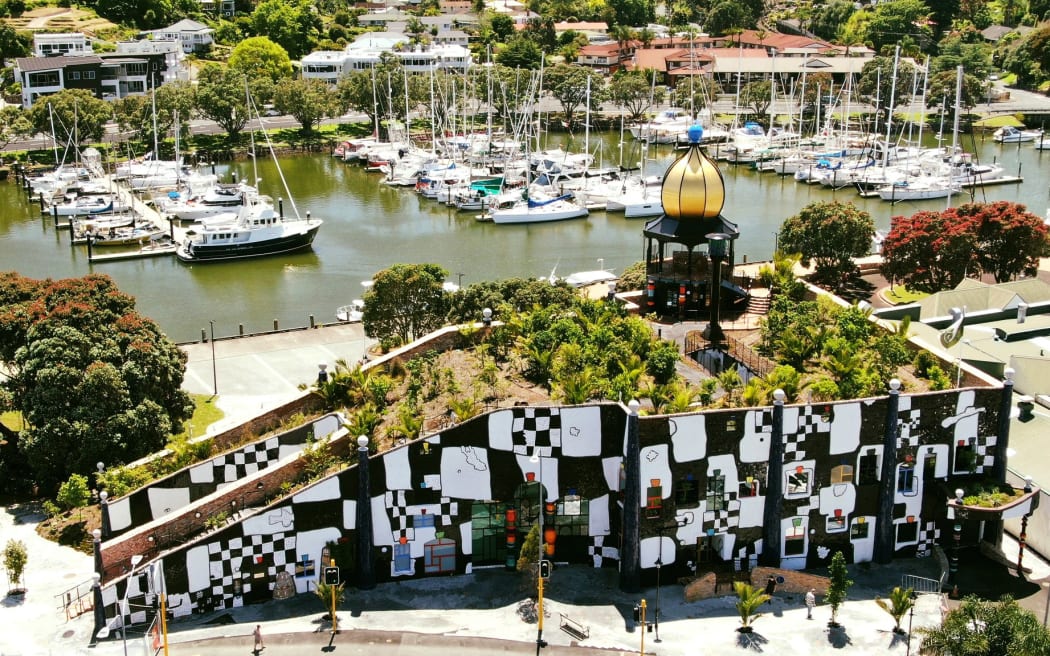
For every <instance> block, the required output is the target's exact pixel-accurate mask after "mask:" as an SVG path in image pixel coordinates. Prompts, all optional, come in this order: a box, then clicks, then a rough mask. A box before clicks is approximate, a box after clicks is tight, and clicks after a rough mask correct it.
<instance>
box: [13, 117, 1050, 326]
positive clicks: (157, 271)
mask: <svg viewBox="0 0 1050 656" xmlns="http://www.w3.org/2000/svg"><path fill="white" fill-rule="evenodd" d="M590 140H591V149H592V151H593V152H595V153H596V156H595V164H596V165H601V166H610V165H611V166H613V167H615V165H616V157H615V156H616V155H617V154H618V153H619V152H620V151H621V150H622V151H624V152H625V157H627V158H629V157H631V155H627V153H629V152H635V153H637V152H638V150H639V149H638V144H637V143H636V142H634V141H633V140H632V139H631V138H630V137H626V139H625V141H624V142H623V148H622V149H621V148H620V135H619V134H617V133H613V132H610V133H596V134H591V135H590ZM581 141H582V140H581V139H580V135H575V139H574V138H573V137H570V136H568V135H551V136H549V137H547V138H546V141H545V142H544V143H543V146H544V147H545V148H548V149H552V150H553V149H555V148H564V149H565V150H566V151H572V150H577V149H580V148H581ZM931 145H934V144H932V143H931ZM961 145H962V147H963V148H964V149H965V150H967V151H968V152H972V153H974V155H975V159H976V160H977V161H979V162H984V163H992V162H996V163H998V164H999V165H1000V166H1001V167H1002V168H1003V169H1005V170H1006V171H1009V172H1010V173H1014V172H1018V173H1021V172H1023V177H1024V182H1023V183H1021V182H1018V181H1017V180H1016V178H1019V177H1021V176H1020V175H1017V176H1003V177H1002V178H998V179H996V180H995V181H994V182H995V184H996V186H989V185H988V184H987V183H986V184H985V185H984V186H982V187H981V188H977V189H972V190H969V189H966V190H964V192H963V193H961V194H956V195H955V196H954V197H953V198H952V199H951V204H952V205H958V204H961V203H964V202H968V201H969V200H970V199H971V198H973V199H975V200H977V201H985V200H988V201H990V200H1010V201H1016V202H1021V203H1024V204H1026V205H1027V206H1028V207H1029V208H1030V209H1031V210H1032V211H1033V212H1035V213H1036V214H1038V215H1040V216H1042V215H1044V213H1045V212H1046V209H1047V203H1048V197H1047V190H1048V184H1050V161H1046V160H1047V159H1048V158H1050V154H1044V153H1046V151H1042V150H1039V149H1037V148H1035V147H1034V145H1033V144H1032V143H1023V144H1008V145H1000V144H997V143H995V142H993V141H992V139H991V138H990V136H986V137H985V138H984V139H982V138H981V137H979V136H978V137H977V138H976V139H971V138H970V137H968V136H967V137H966V139H965V140H964V141H963V143H962V144H961ZM713 148H714V147H713V146H712V147H709V150H711V151H712V152H713ZM675 152H676V151H675V150H674V148H673V146H670V145H668V146H660V145H650V146H649V147H648V148H647V149H646V159H645V160H644V162H643V164H644V166H643V167H642V170H641V171H639V172H638V174H639V176H640V177H643V178H649V177H653V176H655V177H657V178H659V177H660V176H662V175H663V172H664V169H665V168H666V166H667V163H668V162H669V161H670V160H671V159H672V158H673V157H674V155H675ZM635 156H637V155H635ZM719 167H720V169H721V171H722V174H723V176H724V177H725V179H726V186H727V191H728V192H729V193H728V202H727V204H726V207H725V210H724V214H725V215H726V216H727V217H731V218H732V219H733V220H734V221H737V222H739V223H740V225H741V227H742V235H741V239H740V241H739V244H738V248H739V250H738V252H739V253H740V254H741V256H745V257H746V258H748V260H750V261H754V260H760V259H768V258H769V257H770V256H771V255H772V253H773V250H774V248H775V242H776V232H777V230H778V229H779V227H780V224H781V223H782V222H783V221H784V219H786V218H787V217H788V216H790V215H792V214H793V213H795V212H797V211H798V210H799V209H801V208H802V207H803V206H805V205H807V204H809V203H812V202H816V201H822V200H842V201H852V202H855V203H856V204H857V205H858V206H859V207H861V208H862V209H864V210H866V211H868V212H869V213H870V214H871V215H872V217H873V218H874V220H875V223H876V227H877V228H878V229H880V230H883V231H885V230H887V229H888V228H889V222H890V218H891V217H892V216H893V215H896V214H912V213H914V212H916V211H919V210H922V209H926V210H937V209H943V208H945V207H946V206H947V201H946V200H945V199H938V200H931V201H898V202H895V203H886V202H883V201H881V200H879V199H878V198H872V199H867V198H861V197H859V196H858V195H857V190H856V188H855V187H852V186H850V187H845V188H842V189H839V190H834V189H831V188H825V187H821V186H819V185H807V184H800V183H796V182H795V180H794V179H792V178H791V176H778V175H769V174H768V173H762V172H759V171H755V170H752V169H751V168H750V167H749V166H748V165H746V164H737V165H733V164H726V163H720V164H719ZM281 169H282V171H283V173H284V175H285V177H286V178H287V181H288V186H289V188H290V189H291V190H292V191H293V192H294V194H295V202H296V204H297V206H298V208H299V211H300V212H302V213H303V214H305V213H306V212H310V213H311V215H312V216H316V217H318V218H320V219H323V220H324V221H325V224H326V225H325V226H324V227H323V229H322V231H321V232H320V234H319V236H318V237H317V239H316V241H315V242H314V243H313V245H312V247H311V248H310V249H307V250H302V251H298V252H295V253H290V254H286V255H280V256H275V257H264V258H253V259H251V260H242V261H230V262H224V263H220V264H206V265H204V264H200V265H199V264H196V263H191V264H186V263H181V262H179V261H177V260H176V259H175V258H174V257H170V247H168V248H165V247H156V248H149V249H137V248H134V249H129V250H128V252H120V253H118V252H113V253H110V252H108V251H110V250H114V251H116V249H105V251H106V252H102V250H101V249H93V252H92V255H91V259H90V260H88V256H87V249H86V247H85V246H74V247H71V245H70V243H69V236H68V234H66V232H67V231H66V230H65V228H64V227H63V228H61V229H56V227H55V224H54V220H53V218H52V217H51V216H48V215H43V216H42V215H41V213H40V208H39V204H38V202H37V201H36V200H35V199H32V198H30V197H29V196H28V195H27V194H26V193H25V192H24V191H23V190H22V188H21V187H20V185H19V184H18V183H17V181H15V179H14V176H12V177H11V178H10V179H9V181H8V182H6V183H0V202H2V203H3V204H4V207H5V212H4V213H3V216H2V217H0V249H2V251H3V253H4V260H5V264H6V265H7V266H6V267H5V268H11V269H15V270H18V271H19V272H21V273H23V274H24V275H28V276H32V277H37V278H44V277H52V278H62V277H69V276H80V275H84V274H86V273H89V272H92V271H97V272H99V273H105V274H108V275H111V276H113V277H114V278H115V279H116V280H117V282H118V284H119V285H120V286H121V288H122V289H125V290H126V291H128V293H131V294H133V295H134V296H135V297H136V298H137V300H138V305H139V309H140V311H142V312H143V313H144V314H146V315H148V316H151V317H153V318H154V319H156V320H157V321H158V322H159V323H160V325H161V326H162V328H163V329H164V330H165V331H166V332H168V334H169V335H170V336H171V337H172V338H173V339H175V340H176V341H190V340H194V339H196V338H197V337H198V336H199V332H200V329H201V328H202V327H206V326H208V322H209V320H211V321H214V322H215V330H216V334H218V335H230V334H236V332H237V327H238V325H239V324H242V323H243V324H248V325H249V331H259V330H263V329H266V328H268V327H269V326H271V325H272V323H273V322H274V321H276V322H278V323H279V325H281V326H289V327H291V326H303V325H307V323H308V322H309V318H310V317H311V316H313V317H315V318H319V320H321V321H331V320H332V319H333V318H334V317H333V316H332V314H333V308H336V307H340V306H342V305H345V304H346V303H347V302H348V299H350V298H353V297H355V296H359V295H360V292H359V290H360V282H361V281H362V280H367V279H370V278H371V277H372V275H373V274H374V273H375V272H376V271H378V270H380V269H383V268H386V267H388V266H390V265H391V264H394V263H396V262H434V263H437V264H440V265H441V266H443V267H444V268H446V269H447V270H448V271H449V279H450V280H456V281H460V282H462V284H465V285H469V284H471V283H474V282H479V281H482V280H492V279H497V278H504V277H547V276H548V274H549V272H550V271H551V270H552V267H553V268H556V269H557V275H566V274H568V273H569V272H572V271H587V270H592V269H594V268H595V262H596V260H597V259H598V258H602V259H604V261H605V267H606V268H608V269H610V270H612V271H621V270H623V268H624V267H626V266H627V265H629V264H631V263H633V262H636V261H638V260H640V259H642V256H643V252H642V239H641V229H642V226H643V224H644V220H641V219H634V218H627V217H626V216H625V215H624V214H623V213H613V212H604V211H600V210H598V211H596V210H592V211H590V213H589V215H588V216H587V217H586V218H582V219H575V220H570V221H557V222H552V223H542V224H534V223H524V224H517V225H497V224H494V223H484V222H478V221H476V220H475V215H476V214H478V212H477V210H474V211H469V210H468V211H457V210H456V208H454V207H449V206H447V205H445V204H443V203H440V202H436V201H435V200H431V199H427V198H424V197H423V196H422V195H420V194H417V193H415V191H414V189H413V188H411V187H408V188H401V187H394V186H390V185H385V184H382V183H381V180H382V179H383V175H382V174H381V173H371V172H367V171H365V169H364V167H363V166H362V165H360V164H357V163H353V162H343V161H341V160H340V159H339V158H336V157H332V156H331V154H329V153H321V154H310V155H295V156H282V158H281ZM215 171H216V174H217V175H218V177H219V179H220V181H222V182H232V181H233V180H234V179H235V178H236V180H251V179H253V175H254V174H253V165H252V163H251V162H250V161H239V162H234V163H230V164H220V165H217V166H216V168H215ZM258 177H259V178H260V179H261V180H262V182H261V183H260V185H259V186H260V189H259V193H262V194H268V195H270V196H271V197H273V198H274V199H275V202H280V201H282V200H283V202H284V203H286V204H287V203H289V202H290V200H289V199H287V198H286V194H285V192H284V191H283V190H281V189H279V188H278V186H277V184H276V181H277V180H278V179H279V176H278V174H277V170H276V167H275V165H274V162H272V161H269V160H263V159H260V161H259V162H258ZM971 193H972V195H971ZM135 209H136V211H137V212H139V213H141V215H142V216H144V217H148V218H150V219H152V220H156V219H157V217H158V215H157V214H156V212H155V210H154V209H153V208H152V207H150V206H145V205H143V204H142V199H141V198H140V199H139V200H137V201H136V206H135ZM60 218H65V217H60ZM62 223H67V222H65V221H60V224H62ZM159 225H160V226H161V227H163V229H164V230H165V231H169V230H170V231H172V232H173V233H174V234H173V235H172V236H173V241H174V242H175V243H179V242H180V240H181V239H182V238H183V237H184V230H185V226H184V225H183V224H182V223H180V222H175V223H174V225H173V226H171V225H169V224H168V222H166V221H161V222H160V224H159ZM96 265H97V266H98V267H99V268H97V269H95V268H94V267H95V266H96ZM253 324H254V325H253Z"/></svg>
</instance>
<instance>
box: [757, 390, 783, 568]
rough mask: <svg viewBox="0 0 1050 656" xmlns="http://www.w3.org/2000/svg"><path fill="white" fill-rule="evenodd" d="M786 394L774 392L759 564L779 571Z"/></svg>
mask: <svg viewBox="0 0 1050 656" xmlns="http://www.w3.org/2000/svg"><path fill="white" fill-rule="evenodd" d="M785 397H786V395H785V394H784V390H782V389H777V390H774V391H773V432H772V434H771V435H770V436H769V466H768V469H767V470H766V501H765V505H764V506H763V508H762V553H760V554H759V555H758V562H759V563H760V564H762V565H764V566H766V567H780V520H781V515H782V514H783V507H784V506H783V503H784V398H785Z"/></svg>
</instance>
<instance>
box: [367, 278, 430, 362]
mask: <svg viewBox="0 0 1050 656" xmlns="http://www.w3.org/2000/svg"><path fill="white" fill-rule="evenodd" d="M447 277H448V271H446V270H445V269H443V268H441V267H440V266H438V265H436V264H395V265H394V266H392V267H390V268H387V269H383V270H382V271H380V272H379V273H377V274H376V275H375V276H374V277H373V278H372V282H373V285H372V287H371V288H370V289H369V290H368V291H367V292H365V296H364V299H363V300H364V302H365V311H364V317H363V318H362V323H363V324H364V328H365V334H366V335H368V336H369V337H372V338H375V339H379V340H381V341H383V340H391V339H393V340H395V341H396V342H398V343H404V342H408V341H410V340H413V339H416V338H418V337H422V336H423V335H425V334H427V333H429V332H431V331H433V330H436V329H438V328H440V327H441V326H443V325H445V316H446V314H447V313H448V304H449V301H448V294H446V292H445V290H444V289H442V284H443V283H444V281H445V278H447Z"/></svg>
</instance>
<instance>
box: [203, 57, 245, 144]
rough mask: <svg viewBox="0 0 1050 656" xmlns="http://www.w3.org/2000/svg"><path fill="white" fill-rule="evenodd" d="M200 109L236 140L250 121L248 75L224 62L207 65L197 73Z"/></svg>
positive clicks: (205, 116) (231, 138)
mask: <svg viewBox="0 0 1050 656" xmlns="http://www.w3.org/2000/svg"><path fill="white" fill-rule="evenodd" d="M197 111H199V112H200V114H201V116H203V117H204V118H206V119H209V120H212V121H215V122H216V123H217V124H218V125H219V127H220V128H222V129H223V130H224V131H225V132H226V134H227V135H228V137H229V139H230V140H231V141H232V140H235V139H236V138H237V135H238V134H240V132H241V130H243V129H244V126H245V125H246V124H247V123H248V114H249V112H248V99H247V90H246V89H245V84H244V76H243V75H242V74H240V73H238V72H237V71H235V70H233V69H231V68H227V67H225V66H222V65H220V64H205V65H204V67H203V68H202V69H201V70H200V72H199V73H198V74H197Z"/></svg>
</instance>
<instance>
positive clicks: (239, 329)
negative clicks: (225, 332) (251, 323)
mask: <svg viewBox="0 0 1050 656" xmlns="http://www.w3.org/2000/svg"><path fill="white" fill-rule="evenodd" d="M237 333H238V334H239V335H240V336H241V337H244V324H243V323H239V324H237Z"/></svg>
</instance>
